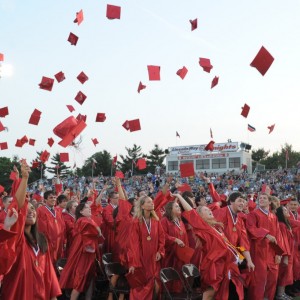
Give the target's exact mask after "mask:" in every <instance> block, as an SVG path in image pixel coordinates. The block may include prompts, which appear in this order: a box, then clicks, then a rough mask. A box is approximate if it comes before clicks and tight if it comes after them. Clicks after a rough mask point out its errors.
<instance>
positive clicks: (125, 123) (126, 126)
mask: <svg viewBox="0 0 300 300" xmlns="http://www.w3.org/2000/svg"><path fill="white" fill-rule="evenodd" d="M122 126H123V127H124V128H125V129H126V130H129V121H128V120H126V121H125V122H124V123H123V124H122Z"/></svg>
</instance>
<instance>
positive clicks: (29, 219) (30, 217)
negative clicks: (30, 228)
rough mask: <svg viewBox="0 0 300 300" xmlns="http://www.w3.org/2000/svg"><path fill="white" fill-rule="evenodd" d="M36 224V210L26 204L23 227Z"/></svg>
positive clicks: (29, 204)
mask: <svg viewBox="0 0 300 300" xmlns="http://www.w3.org/2000/svg"><path fill="white" fill-rule="evenodd" d="M35 222H36V210H35V208H34V206H33V205H32V204H31V203H28V207H27V215H26V221H25V225H34V224H35Z"/></svg>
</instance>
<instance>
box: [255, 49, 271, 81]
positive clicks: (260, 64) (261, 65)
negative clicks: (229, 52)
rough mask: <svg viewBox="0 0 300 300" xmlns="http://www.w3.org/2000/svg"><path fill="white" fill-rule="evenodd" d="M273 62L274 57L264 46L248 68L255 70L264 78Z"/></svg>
mask: <svg viewBox="0 0 300 300" xmlns="http://www.w3.org/2000/svg"><path fill="white" fill-rule="evenodd" d="M273 61H274V57H273V56H272V55H271V54H270V53H269V52H268V50H267V49H266V48H265V47H264V46H262V47H261V48H260V50H259V51H258V53H257V55H256V56H255V58H254V59H253V61H252V63H251V64H250V66H251V67H254V68H256V69H257V71H258V72H259V73H260V74H261V75H262V76H264V75H265V74H266V73H267V71H268V70H269V68H270V67H271V65H272V63H273Z"/></svg>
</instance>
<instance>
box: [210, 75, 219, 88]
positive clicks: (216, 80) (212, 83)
mask: <svg viewBox="0 0 300 300" xmlns="http://www.w3.org/2000/svg"><path fill="white" fill-rule="evenodd" d="M218 83H219V77H217V76H215V77H214V79H213V80H212V82H211V86H210V88H211V89H212V88H214V87H215V86H216V85H217V84H218Z"/></svg>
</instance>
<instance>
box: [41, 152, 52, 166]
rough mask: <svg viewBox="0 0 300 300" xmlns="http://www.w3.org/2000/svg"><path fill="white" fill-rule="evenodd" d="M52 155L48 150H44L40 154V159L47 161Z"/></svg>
mask: <svg viewBox="0 0 300 300" xmlns="http://www.w3.org/2000/svg"><path fill="white" fill-rule="evenodd" d="M49 157H50V153H49V152H48V151H47V150H44V151H43V152H42V153H41V155H40V161H41V162H43V163H45V162H46V161H47V160H48V159H49Z"/></svg>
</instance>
